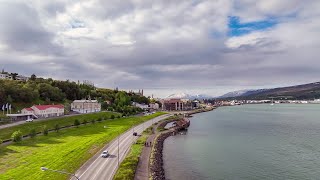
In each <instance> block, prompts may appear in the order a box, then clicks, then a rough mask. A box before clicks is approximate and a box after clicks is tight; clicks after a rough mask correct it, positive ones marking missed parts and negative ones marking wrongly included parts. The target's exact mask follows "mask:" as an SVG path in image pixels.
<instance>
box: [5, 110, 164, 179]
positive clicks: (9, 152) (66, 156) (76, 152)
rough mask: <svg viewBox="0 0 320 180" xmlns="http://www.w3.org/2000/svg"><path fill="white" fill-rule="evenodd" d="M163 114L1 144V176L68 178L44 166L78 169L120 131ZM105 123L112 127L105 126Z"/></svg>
mask: <svg viewBox="0 0 320 180" xmlns="http://www.w3.org/2000/svg"><path fill="white" fill-rule="evenodd" d="M162 114H164V113H156V114H153V115H150V116H143V117H128V118H120V119H114V120H107V121H102V122H100V123H98V122H96V123H95V124H87V125H85V126H80V127H79V128H70V129H65V130H61V131H59V132H58V133H55V132H54V133H49V135H48V136H37V137H35V138H34V139H26V140H24V141H22V142H20V143H13V144H11V145H7V146H0V179H4V180H7V179H8V180H20V179H24V180H29V179H30V180H44V179H52V180H53V179H54V180H60V179H67V178H68V176H66V175H62V174H59V173H53V172H42V171H41V170H40V167H42V166H44V167H47V168H50V169H59V170H66V171H68V172H75V171H76V170H77V169H78V168H79V167H80V166H81V165H82V164H83V163H85V162H86V161H87V160H88V159H89V158H90V157H92V156H93V155H94V154H95V153H96V152H97V151H98V150H99V149H101V148H102V147H103V146H104V144H106V143H108V142H110V141H111V140H112V139H114V138H115V137H116V136H117V134H118V132H121V133H122V132H124V131H126V130H128V129H129V128H130V127H131V126H132V125H133V124H139V123H142V122H144V121H147V120H149V119H151V118H154V117H156V116H159V115H162ZM77 118H78V117H77ZM79 119H80V118H79ZM71 122H73V120H71ZM104 126H108V127H109V128H107V129H105V128H104Z"/></svg>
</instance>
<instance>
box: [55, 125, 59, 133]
mask: <svg viewBox="0 0 320 180" xmlns="http://www.w3.org/2000/svg"><path fill="white" fill-rule="evenodd" d="M59 129H60V126H59V124H56V125H55V126H54V130H55V131H56V132H59Z"/></svg>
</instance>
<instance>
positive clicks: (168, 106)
mask: <svg viewBox="0 0 320 180" xmlns="http://www.w3.org/2000/svg"><path fill="white" fill-rule="evenodd" d="M161 103H162V110H167V111H187V110H191V109H193V108H192V102H191V101H190V100H188V99H164V100H162V102H161Z"/></svg>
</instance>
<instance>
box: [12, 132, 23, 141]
mask: <svg viewBox="0 0 320 180" xmlns="http://www.w3.org/2000/svg"><path fill="white" fill-rule="evenodd" d="M11 139H12V141H13V142H19V141H21V140H22V132H21V131H20V130H18V131H15V132H13V133H12V135H11Z"/></svg>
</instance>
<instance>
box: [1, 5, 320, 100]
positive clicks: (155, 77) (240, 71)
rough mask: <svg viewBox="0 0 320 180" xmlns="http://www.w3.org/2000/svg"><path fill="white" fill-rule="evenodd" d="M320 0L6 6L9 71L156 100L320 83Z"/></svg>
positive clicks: (4, 57) (4, 42)
mask: <svg viewBox="0 0 320 180" xmlns="http://www.w3.org/2000/svg"><path fill="white" fill-rule="evenodd" d="M319 9H320V1H319V0H304V1H301V0H207V1H205V0H184V1H181V0H156V1H146V0H121V1H120V0H55V1H44V0H19V1H18V0H17V1H16V0H0V68H4V69H5V70H6V71H9V72H18V73H19V74H23V75H28V76H30V75H31V74H32V73H35V74H36V75H37V76H42V77H53V78H55V79H62V80H65V79H70V80H75V81H77V80H91V81H93V82H94V83H95V84H96V85H97V86H99V87H107V88H114V87H116V86H118V87H119V88H121V89H138V88H144V89H145V92H146V93H147V94H152V93H153V94H155V95H156V96H158V97H164V96H167V95H169V94H171V93H178V92H188V93H205V94H209V95H212V96H216V95H221V94H224V93H225V92H228V91H233V90H239V89H252V88H265V87H277V86H286V85H293V84H300V83H308V82H314V81H319V77H320V60H319V51H320V38H319V37H320V11H319Z"/></svg>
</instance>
